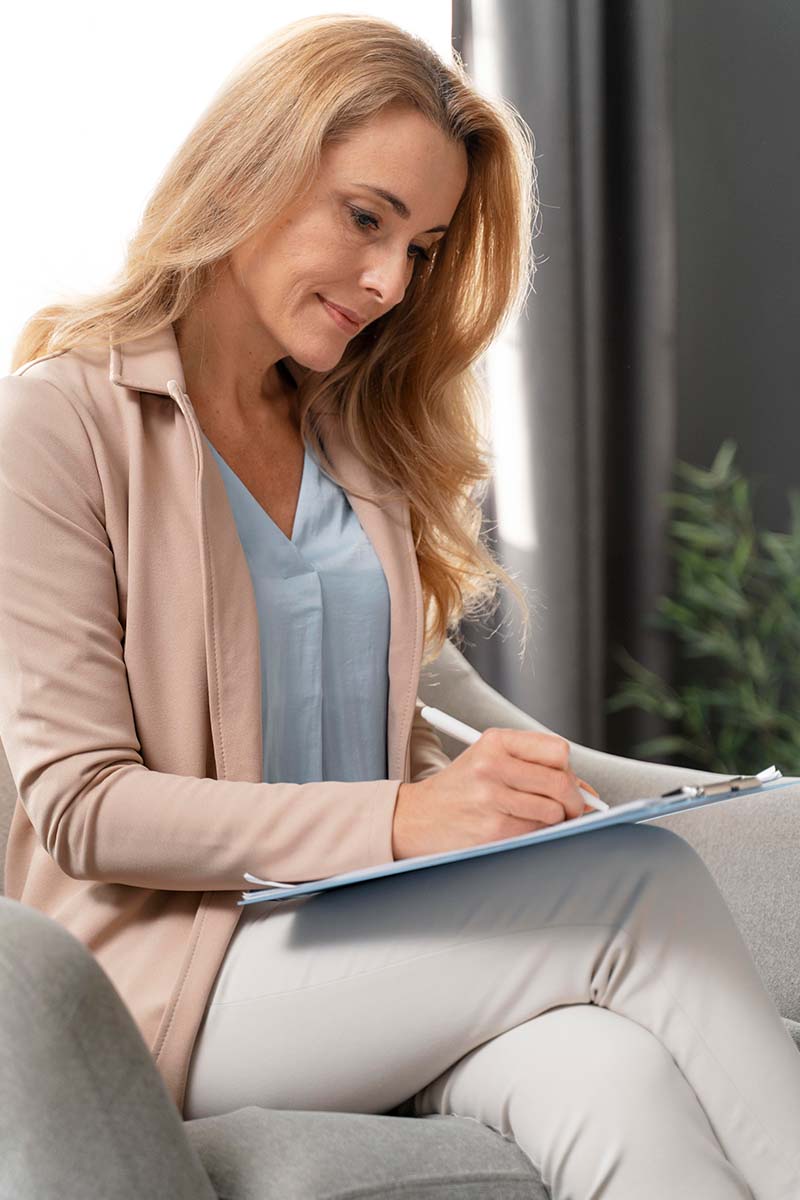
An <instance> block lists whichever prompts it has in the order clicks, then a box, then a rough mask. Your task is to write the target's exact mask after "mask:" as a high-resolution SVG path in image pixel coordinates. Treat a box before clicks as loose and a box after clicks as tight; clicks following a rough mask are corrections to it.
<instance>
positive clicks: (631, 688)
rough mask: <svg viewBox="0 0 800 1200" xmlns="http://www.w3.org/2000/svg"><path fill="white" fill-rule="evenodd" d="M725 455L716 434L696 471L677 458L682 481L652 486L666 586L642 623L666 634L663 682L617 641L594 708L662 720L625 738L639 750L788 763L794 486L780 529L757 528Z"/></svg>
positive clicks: (730, 766) (722, 766)
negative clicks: (669, 648)
mask: <svg viewBox="0 0 800 1200" xmlns="http://www.w3.org/2000/svg"><path fill="white" fill-rule="evenodd" d="M735 455H736V445H735V443H734V442H732V441H730V440H727V441H725V442H724V443H723V444H722V446H721V447H720V450H719V452H718V453H717V456H716V458H715V459H714V463H713V465H712V466H711V469H710V470H708V471H706V470H702V469H699V468H696V467H692V466H690V465H689V464H688V463H683V462H679V463H678V464H677V465H676V468H675V471H676V474H677V475H678V476H680V477H681V478H682V479H683V480H684V481H685V485H686V486H685V489H684V490H682V491H675V492H667V493H665V494H664V495H663V497H662V499H663V502H664V504H665V505H666V506H667V507H668V508H671V509H672V510H673V513H675V514H676V515H674V516H673V518H672V519H671V521H670V525H669V528H670V534H671V537H670V554H671V555H672V556H673V558H674V560H675V585H674V589H673V590H674V595H673V596H671V597H667V596H661V597H659V599H658V601H657V604H656V613H655V614H654V615H652V616H650V617H649V618H647V620H646V624H647V625H648V626H650V627H652V628H655V629H660V630H662V631H663V632H664V633H665V634H666V635H667V636H668V637H669V638H670V639H671V642H672V644H673V646H674V650H675V664H676V669H675V679H674V686H670V685H669V684H667V683H666V682H665V681H664V680H663V679H661V678H660V676H658V675H657V674H655V673H654V672H652V671H650V670H648V669H647V668H646V667H643V666H642V665H641V664H640V663H638V662H637V661H636V660H635V659H634V658H632V657H631V655H630V654H628V653H627V651H626V650H625V649H624V648H623V647H617V648H616V650H615V658H616V661H617V662H618V663H619V664H620V665H621V666H622V667H623V668H624V669H625V670H626V671H627V673H628V675H629V678H628V679H627V680H626V681H624V682H623V684H622V685H621V686H620V688H619V689H618V690H617V692H616V693H615V694H614V695H613V696H612V697H611V698H610V699H609V700H608V701H607V705H606V707H607V711H609V712H617V711H619V710H620V709H623V708H630V707H637V708H641V709H644V710H645V711H646V712H650V713H656V714H658V715H660V716H661V717H663V718H665V720H666V721H668V722H670V723H671V725H672V729H673V732H671V733H670V734H668V735H667V736H664V737H657V738H653V739H651V740H649V741H646V742H642V743H640V744H639V745H637V746H636V747H635V748H634V753H635V754H637V755H639V756H640V757H642V758H656V757H660V758H661V760H662V761H668V760H670V759H671V760H673V761H677V762H679V763H680V765H692V766H698V767H701V768H704V769H705V770H709V771H719V772H723V773H730V774H734V773H739V772H741V773H743V774H746V773H748V772H752V771H758V770H761V769H762V768H763V767H766V766H769V765H771V764H772V763H774V764H775V765H776V766H777V767H779V769H781V770H782V771H783V772H784V773H786V774H794V773H800V772H798V767H800V492H796V491H790V492H789V496H788V499H789V507H790V511H791V531H790V532H789V533H787V534H781V533H771V532H767V531H763V532H759V531H758V530H757V529H756V528H755V523H754V519H753V513H752V508H751V502H750V485H749V483H748V481H747V479H744V478H743V477H742V476H741V475H740V474H739V472H738V471H737V470H736V469H735V468H734V465H733V460H734V457H735Z"/></svg>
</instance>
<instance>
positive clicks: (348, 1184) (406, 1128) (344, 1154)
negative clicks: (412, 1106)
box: [184, 1106, 549, 1200]
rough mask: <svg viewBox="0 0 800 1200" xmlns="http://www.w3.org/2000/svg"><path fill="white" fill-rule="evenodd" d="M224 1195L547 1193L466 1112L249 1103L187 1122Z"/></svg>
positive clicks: (459, 1199)
mask: <svg viewBox="0 0 800 1200" xmlns="http://www.w3.org/2000/svg"><path fill="white" fill-rule="evenodd" d="M184 1128H185V1130H186V1133H187V1135H188V1137H189V1141H190V1142H191V1144H192V1146H193V1148H194V1150H195V1151H196V1152H197V1154H198V1156H199V1157H200V1159H201V1161H202V1163H203V1166H204V1167H205V1169H206V1171H207V1173H208V1175H209V1177H210V1179H211V1183H212V1185H213V1186H214V1188H215V1189H216V1191H217V1194H218V1195H219V1196H220V1198H221V1200H273V1197H274V1200H345V1198H347V1200H352V1198H353V1197H356V1196H357V1197H358V1200H373V1198H374V1200H380V1198H384V1197H389V1196H397V1197H401V1196H402V1197H403V1200H424V1198H427V1197H430V1198H431V1200H441V1198H442V1197H443V1196H447V1197H448V1200H548V1196H549V1193H548V1192H547V1190H546V1189H545V1187H544V1185H543V1184H542V1183H541V1181H540V1177H539V1175H538V1172H536V1173H534V1170H533V1167H532V1165H531V1162H530V1160H529V1159H528V1158H527V1156H526V1155H525V1154H524V1153H523V1152H522V1150H520V1149H519V1147H518V1146H517V1144H516V1142H514V1141H511V1140H508V1139H506V1138H504V1137H503V1136H502V1135H501V1134H499V1133H497V1132H495V1131H494V1130H491V1129H488V1128H487V1127H486V1126H485V1125H482V1124H481V1123H480V1122H479V1121H474V1120H472V1119H471V1118H469V1117H449V1116H448V1117H442V1116H438V1115H435V1114H434V1115H432V1116H428V1117H390V1116H372V1115H369V1114H364V1113H339V1112H292V1111H283V1110H281V1111H276V1110H271V1109H265V1108H257V1107H255V1106H251V1107H247V1108H240V1109H237V1110H236V1111H235V1112H231V1113H225V1114H224V1115H222V1116H218V1117H202V1118H198V1119H197V1120H194V1121H185V1122H184Z"/></svg>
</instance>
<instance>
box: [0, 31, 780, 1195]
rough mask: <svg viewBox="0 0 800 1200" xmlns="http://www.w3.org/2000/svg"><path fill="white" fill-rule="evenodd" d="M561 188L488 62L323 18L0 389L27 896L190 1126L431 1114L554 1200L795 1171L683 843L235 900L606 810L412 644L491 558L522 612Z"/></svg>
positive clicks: (470, 606)
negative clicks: (531, 384)
mask: <svg viewBox="0 0 800 1200" xmlns="http://www.w3.org/2000/svg"><path fill="white" fill-rule="evenodd" d="M535 211H536V205H535V193H534V187H533V165H532V154H531V146H530V139H529V137H528V135H527V132H526V128H525V126H524V124H523V122H522V121H521V120H520V119H519V118H518V116H517V115H516V114H515V113H514V111H513V110H512V109H511V107H510V106H508V105H504V104H501V103H499V102H497V101H494V102H490V101H488V100H487V99H486V98H484V97H482V96H481V95H480V94H479V93H478V92H477V91H476V90H475V89H474V87H473V86H472V85H471V84H470V82H469V80H468V78H467V77H466V75H465V73H464V71H463V69H462V68H461V66H460V64H458V63H457V62H456V63H455V64H454V65H445V64H444V63H442V62H441V61H440V60H439V59H438V58H437V57H436V56H435V55H434V54H433V52H432V51H431V50H430V49H429V48H428V47H426V46H425V45H424V44H423V43H421V42H420V41H418V40H417V39H415V38H413V37H411V36H410V35H409V34H407V33H405V32H402V31H401V30H399V29H397V28H396V27H395V26H393V25H390V24H388V23H386V22H383V21H378V20H374V19H370V18H365V17H322V18H316V19H311V20H306V21H300V22H296V23H295V24H293V25H290V26H288V27H287V28H286V29H285V30H283V31H282V32H281V33H280V34H279V35H278V36H276V37H275V38H273V39H272V40H270V41H269V42H268V43H267V44H266V46H264V47H262V48H260V50H259V52H258V53H257V54H256V55H254V56H253V57H252V58H251V59H250V60H249V61H248V62H247V63H246V64H245V65H244V67H243V68H242V69H241V71H239V72H238V73H237V74H236V75H235V76H234V78H233V79H232V80H231V81H229V82H228V84H227V85H226V87H225V88H224V89H223V90H222V91H221V92H220V94H219V95H218V96H217V97H216V99H215V100H214V102H213V103H212V105H211V106H210V107H209V109H208V110H207V112H206V113H205V114H204V115H203V117H202V118H201V120H200V121H199V123H198V125H197V126H196V128H195V129H194V130H193V131H192V133H191V134H190V136H189V138H188V139H187V141H186V143H185V144H184V146H183V147H182V148H181V149H180V151H179V152H178V154H177V156H176V157H175V159H174V161H173V162H172V163H171V164H170V166H169V168H168V170H167V172H166V174H165V176H164V178H163V179H162V181H161V183H160V185H159V187H158V189H157V190H156V192H155V194H154V196H153V197H152V199H151V201H150V203H149V205H148V206H147V209H146V211H145V213H144V216H143V220H142V224H141V227H140V229H139V231H138V233H137V235H136V236H135V237H134V239H133V240H132V242H131V244H130V247H129V252H128V260H127V264H126V269H125V271H124V272H123V274H122V277H121V279H120V280H119V282H118V283H117V285H116V286H115V287H114V288H112V289H111V290H110V291H109V292H107V293H105V294H104V295H102V296H99V297H96V298H92V299H89V300H87V301H84V302H82V303H76V304H72V305H60V306H53V307H51V308H48V309H45V310H43V311H42V312H41V313H39V314H37V315H36V316H35V317H34V318H32V320H31V321H30V322H29V323H28V325H27V326H26V327H25V329H24V330H23V333H22V336H21V338H20V340H19V343H18V346H17V349H16V354H15V363H14V365H15V367H16V370H15V374H14V375H12V376H9V377H7V378H6V379H4V380H3V381H2V395H1V397H0V399H2V403H1V404H0V411H2V416H3V424H2V430H1V431H0V447H2V449H1V450H0V478H1V479H2V513H1V514H0V531H1V532H0V566H2V571H3V579H4V588H3V593H2V600H0V604H1V605H2V610H1V612H0V646H1V647H2V654H3V662H4V670H3V672H2V710H1V712H0V717H1V718H2V726H1V727H0V736H2V739H3V742H4V745H5V747H6V752H7V756H8V760H9V764H10V766H11V769H12V772H13V774H14V777H15V780H16V783H17V786H18V788H19V793H20V798H19V801H18V805H17V809H16V812H15V816H14V822H13V825H12V829H11V835H10V839H9V849H8V858H7V864H8V865H7V892H8V895H9V896H11V897H12V898H16V899H18V900H21V901H22V902H23V903H27V904H30V905H32V906H33V907H36V908H39V909H41V910H42V911H44V912H46V913H48V914H49V915H50V916H52V917H53V918H54V919H56V920H57V921H60V922H61V923H62V924H64V925H65V926H67V928H69V929H70V930H71V931H72V932H73V933H74V934H75V935H76V936H77V937H79V938H80V939H81V940H82V941H83V942H84V943H85V944H86V945H87V946H88V947H89V949H90V950H91V951H92V952H93V953H94V955H95V956H96V958H97V959H98V961H99V962H100V963H101V965H102V966H103V967H104V969H105V971H106V973H107V974H108V975H109V976H110V978H111V979H112V981H113V982H114V983H115V985H116V987H117V989H118V991H119V992H120V994H121V995H122V997H123V998H124V1000H125V1001H126V1003H127V1005H128V1006H129V1008H130V1010H131V1012H132V1013H133V1015H134V1017H135V1019H136V1021H137V1024H138V1026H139V1028H140V1030H141V1032H142V1035H143V1037H144V1039H145V1041H146V1043H147V1045H148V1046H149V1047H150V1050H151V1052H152V1054H153V1056H154V1058H155V1061H156V1064H157V1066H158V1067H159V1070H160V1071H161V1073H162V1076H163V1078H164V1080H165V1082H166V1083H167V1085H168V1086H169V1088H170V1092H171V1094H172V1096H173V1098H174V1099H175V1102H176V1104H177V1105H178V1108H179V1109H180V1111H181V1112H182V1113H183V1115H184V1116H185V1117H186V1118H193V1117H199V1116H206V1115H210V1114H211V1113H214V1112H224V1111H228V1110H232V1109H236V1108H240V1107H242V1106H245V1105H248V1104H258V1105H263V1106H266V1107H275V1108H298V1109H333V1110H349V1109H353V1110H356V1111H363V1112H386V1111H389V1110H391V1109H393V1108H395V1107H396V1106H398V1105H400V1104H402V1103H405V1104H406V1105H407V1106H408V1110H409V1111H412V1112H415V1113H418V1114H423V1113H428V1112H442V1113H449V1112H457V1113H458V1114H460V1115H463V1116H470V1117H473V1118H474V1119H477V1120H479V1121H483V1122H485V1123H486V1124H487V1125H490V1126H491V1127H492V1128H494V1129H497V1130H499V1131H500V1132H501V1133H503V1134H504V1136H507V1137H513V1138H515V1139H516V1140H517V1141H518V1142H519V1144H520V1145H521V1147H522V1148H523V1150H524V1151H525V1152H526V1153H527V1154H528V1155H529V1156H530V1157H531V1159H532V1160H533V1161H534V1162H535V1163H536V1164H537V1166H538V1167H539V1169H540V1171H541V1174H542V1177H543V1179H544V1181H545V1183H546V1185H547V1186H548V1187H549V1188H550V1191H551V1194H552V1195H553V1196H554V1197H567V1196H570V1197H579V1196H580V1197H588V1196H600V1195H602V1196H604V1197H612V1196H613V1197H631V1196H637V1197H639V1196H642V1195H647V1196H648V1197H650V1198H651V1200H652V1198H656V1197H662V1196H663V1197H667V1196H669V1197H674V1196H675V1195H689V1194H691V1195H702V1196H703V1197H704V1198H707V1200H708V1198H714V1197H723V1196H725V1197H728V1196H737V1197H739V1196H749V1195H751V1191H750V1190H749V1189H752V1194H754V1195H757V1196H759V1197H774V1198H776V1200H777V1198H778V1197H782V1198H788V1197H789V1196H790V1195H795V1194H797V1191H798V1188H799V1187H800V1150H799V1149H798V1146H799V1145H800V1142H799V1140H798V1136H797V1132H796V1131H797V1129H798V1128H800V1062H798V1060H797V1055H796V1051H795V1050H794V1047H793V1044H792V1042H791V1039H790V1037H789V1035H788V1033H787V1032H786V1030H785V1028H784V1026H783V1023H782V1022H781V1020H780V1017H779V1014H778V1013H777V1010H776V1009H775V1007H774V1005H773V1004H772V1001H771V1000H770V998H769V996H768V994H767V993H766V991H765V989H764V987H763V985H762V983H761V980H760V979H759V977H758V975H757V973H756V970H755V966H754V964H753V962H752V960H751V958H750V956H749V954H748V952H747V949H746V947H745V945H744V943H743V941H742V939H741V936H740V934H739V932H738V930H737V929H736V926H735V924H734V922H733V919H732V917H731V915H730V912H729V911H728V909H727V908H726V906H725V904H724V901H723V899H722V897H721V895H720V893H719V891H718V890H717V888H716V886H715V884H714V882H713V880H712V879H711V876H710V875H709V873H708V871H707V870H706V868H705V866H704V865H703V863H702V861H701V860H700V858H699V857H698V856H697V855H696V854H695V852H694V851H693V850H692V849H691V848H690V847H689V845H688V844H687V843H686V842H685V841H683V840H682V839H681V838H678V837H677V836H676V835H674V834H672V833H671V832H669V831H668V830H666V829H664V828H659V827H653V826H644V825H628V826H618V827H615V828H613V829H609V830H604V831H598V833H597V834H595V835H594V836H593V837H584V838H579V839H578V838H576V839H564V840H562V841H560V842H558V843H554V844H551V845H548V846H547V847H527V848H526V849H525V850H519V851H517V852H515V854H514V855H512V856H509V857H508V860H507V861H506V856H502V855H498V856H495V857H493V858H491V859H485V858H484V859H473V860H468V861H462V862H459V863H454V864H450V865H448V866H447V867H443V868H438V869H437V870H435V871H429V872H421V873H420V872H417V873H410V874H401V875H397V876H394V877H390V878H385V879H378V880H374V881H371V882H369V883H368V884H364V885H361V887H359V888H356V889H342V890H340V891H338V892H332V893H329V894H323V895H318V896H314V897H306V898H303V899H301V900H296V901H292V902H289V903H285V904H282V905H278V906H275V905H268V904H262V905H252V906H248V907H247V908H245V909H244V910H242V908H241V907H240V906H237V900H238V899H239V892H240V889H241V888H242V886H243V879H244V873H245V871H251V872H253V873H254V874H256V875H259V876H266V877H268V878H272V879H281V880H287V881H293V880H302V879H316V878H320V877H324V876H327V875H331V874H335V873H338V872H341V871H345V870H351V869H355V868H358V867H365V866H370V865H374V864H377V863H381V862H386V861H390V860H392V859H399V858H405V857H408V856H412V855H418V854H426V853H431V852H434V851H438V850H442V849H450V848H456V847H463V846H467V845H476V844H479V843H481V842H486V841H490V840H496V839H498V838H502V837H509V836H513V835H515V834H518V833H521V832H526V831H529V830H531V829H534V828H538V827H541V826H543V825H547V824H551V823H554V822H556V821H561V820H564V819H570V818H572V817H575V816H577V815H579V814H580V813H581V812H582V811H583V803H582V800H581V797H580V794H579V792H578V785H579V783H582V782H583V781H581V780H578V779H577V778H576V777H575V775H574V773H573V772H572V771H571V769H570V766H569V746H568V743H567V742H565V741H564V740H563V739H561V738H558V737H556V736H554V735H550V734H546V735H543V734H536V733H532V732H522V731H511V730H497V729H493V730H488V731H486V733H484V735H483V736H482V737H481V739H480V740H479V741H478V742H477V743H476V744H475V745H474V746H472V747H470V748H469V749H467V750H465V751H464V752H463V753H462V754H461V755H460V756H459V757H458V758H457V759H456V760H455V761H454V762H452V763H450V762H449V760H448V758H447V756H446V755H445V754H444V752H443V750H442V747H441V744H440V743H439V742H438V739H437V738H436V737H435V735H434V734H433V732H432V731H431V730H430V729H428V728H427V727H426V726H425V725H424V722H423V721H422V720H421V718H420V717H419V713H418V711H415V709H416V708H418V703H417V704H416V705H415V697H416V695H417V686H418V680H419V671H420V665H421V663H422V661H423V657H424V656H425V657H427V659H431V658H433V657H435V655H436V654H437V653H438V651H439V650H440V648H441V646H442V643H443V639H444V637H445V636H446V634H447V633H448V632H449V631H453V630H455V629H456V628H457V625H458V622H459V620H460V619H461V617H462V616H464V615H465V614H471V613H475V612H477V611H479V610H480V609H482V608H483V607H485V605H486V603H487V601H488V600H489V599H491V597H492V596H493V594H494V592H495V589H496V584H497V582H498V580H505V581H506V582H507V583H508V584H509V585H510V586H511V587H512V590H515V594H516V595H517V597H518V599H519V598H520V597H521V593H520V592H519V589H518V588H516V585H515V584H514V581H513V580H511V579H509V577H508V576H507V575H506V574H505V572H504V571H503V570H502V568H501V567H500V566H499V564H496V563H495V562H494V561H493V559H492V557H491V555H490V554H489V552H488V550H487V549H486V547H485V546H484V545H483V544H482V542H481V540H480V537H479V530H480V521H481V513H480V504H479V501H480V498H481V492H482V488H483V485H484V484H485V482H486V480H487V478H488V477H489V474H490V468H489V466H488V465H487V455H486V448H485V446H484V444H483V442H482V438H481V435H480V432H479V417H480V411H479V401H480V398H481V393H480V389H479V387H478V385H477V382H476V376H475V375H474V374H473V365H474V363H475V360H476V358H477V357H478V356H479V355H480V354H481V352H482V351H483V350H484V349H485V347H486V346H487V345H488V344H489V343H490V342H491V340H492V338H493V337H494V336H495V335H496V333H497V332H498V330H499V328H500V327H501V325H502V324H503V322H504V321H505V320H507V319H508V317H509V315H510V314H513V313H514V312H516V311H517V310H518V308H519V305H520V303H521V302H522V300H523V299H524V295H525V291H526V288H527V285H528V283H529V278H530V235H531V228H532V225H531V222H532V218H533V216H534V214H535ZM522 603H523V605H524V597H522ZM689 918H691V919H689ZM654 1164H655V1165H654Z"/></svg>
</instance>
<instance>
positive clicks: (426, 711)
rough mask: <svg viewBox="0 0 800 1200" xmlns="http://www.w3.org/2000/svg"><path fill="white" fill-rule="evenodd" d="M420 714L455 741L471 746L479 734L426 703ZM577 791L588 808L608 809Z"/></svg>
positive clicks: (593, 798) (590, 796) (602, 803)
mask: <svg viewBox="0 0 800 1200" xmlns="http://www.w3.org/2000/svg"><path fill="white" fill-rule="evenodd" d="M420 716H421V717H422V718H423V720H425V721H427V722H428V724H429V725H433V727H434V729H438V730H439V731H440V732H441V733H447V734H449V735H450V737H453V738H455V739H456V741H457V742H464V743H465V744H466V745H467V746H472V745H473V744H474V743H475V742H477V740H478V738H479V737H480V736H481V733H480V730H479V729H473V728H472V726H471V725H465V724H464V722H463V721H458V720H456V718H455V717H451V716H448V714H447V713H445V712H442V710H441V709H439V708H431V706H430V705H428V704H426V705H425V706H424V708H422V709H421V710H420ZM578 791H579V792H580V794H581V795H582V796H583V798H584V799H585V801H586V803H587V804H588V805H589V807H590V808H594V809H597V811H598V812H605V811H606V810H607V809H608V805H607V804H606V802H605V800H600V799H599V798H598V797H597V796H593V795H592V793H591V792H587V791H586V789H585V788H578Z"/></svg>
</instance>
